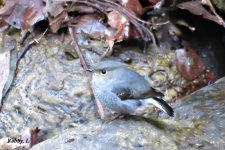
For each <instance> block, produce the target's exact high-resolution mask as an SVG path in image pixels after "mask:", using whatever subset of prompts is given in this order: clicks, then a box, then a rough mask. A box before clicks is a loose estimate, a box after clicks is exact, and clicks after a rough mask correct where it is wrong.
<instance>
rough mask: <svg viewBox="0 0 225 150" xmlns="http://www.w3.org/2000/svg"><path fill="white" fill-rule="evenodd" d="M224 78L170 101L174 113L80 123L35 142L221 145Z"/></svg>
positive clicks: (119, 146)
mask: <svg viewBox="0 0 225 150" xmlns="http://www.w3.org/2000/svg"><path fill="white" fill-rule="evenodd" d="M224 97H225V78H223V79H221V80H220V81H219V82H217V83H215V84H212V85H210V86H207V87H205V88H203V89H201V90H199V91H197V92H195V93H193V94H192V95H190V96H187V97H185V98H183V99H181V100H178V101H177V102H176V103H174V104H173V105H172V107H173V108H174V110H175V117H174V118H168V117H167V116H166V115H164V114H162V115H160V117H159V118H157V119H156V120H154V119H152V120H147V119H135V118H130V119H117V120H114V121H110V122H107V123H101V122H99V121H93V122H92V123H90V124H89V125H80V126H77V127H75V128H73V129H69V130H66V131H64V132H62V133H61V134H59V135H57V136H55V137H53V138H52V139H49V140H46V141H44V142H42V143H39V144H38V145H35V146H34V147H33V148H32V150H39V149H41V150H45V149H46V150H47V149H49V147H51V148H52V149H109V150H111V149H143V150H145V149H146V150H147V149H157V150H158V149H162V150H167V149H168V150H171V149H173V150H176V149H184V150H185V149H186V150H190V149H193V150H195V149H206V150H208V149H224V148H225V146H224V145H225V141H224V135H225V128H224V124H225V115H224V114H225V110H224V107H225V101H224Z"/></svg>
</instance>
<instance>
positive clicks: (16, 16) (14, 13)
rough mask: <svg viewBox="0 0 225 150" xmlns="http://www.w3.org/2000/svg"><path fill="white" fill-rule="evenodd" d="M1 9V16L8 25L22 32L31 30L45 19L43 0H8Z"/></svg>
mask: <svg viewBox="0 0 225 150" xmlns="http://www.w3.org/2000/svg"><path fill="white" fill-rule="evenodd" d="M5 4H6V5H5V6H4V7H3V8H1V9H0V16H1V17H2V19H3V20H4V21H5V22H7V23H8V24H10V25H12V26H14V27H15V28H17V29H21V30H25V31H26V30H30V29H31V28H32V26H33V25H34V24H35V23H37V22H39V21H41V20H44V19H45V16H44V13H43V11H42V9H43V3H42V1H41V0H17V1H14V0H7V1H6V2H5Z"/></svg>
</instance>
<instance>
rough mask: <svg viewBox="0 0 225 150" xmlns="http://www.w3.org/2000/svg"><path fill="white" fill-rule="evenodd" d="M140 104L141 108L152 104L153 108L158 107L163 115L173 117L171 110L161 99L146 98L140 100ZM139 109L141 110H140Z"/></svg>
mask: <svg viewBox="0 0 225 150" xmlns="http://www.w3.org/2000/svg"><path fill="white" fill-rule="evenodd" d="M140 101H141V103H142V107H146V105H149V104H153V105H154V106H156V107H158V108H159V109H161V110H162V111H164V112H165V113H167V114H168V115H169V116H171V117H173V116H174V111H173V108H171V107H170V105H168V104H167V103H166V102H165V101H164V100H163V99H160V98H157V97H154V98H146V99H142V100H140ZM140 109H141V108H140Z"/></svg>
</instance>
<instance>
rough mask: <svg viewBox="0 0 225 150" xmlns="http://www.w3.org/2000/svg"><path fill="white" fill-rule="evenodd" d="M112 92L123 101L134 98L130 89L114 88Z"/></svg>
mask: <svg viewBox="0 0 225 150" xmlns="http://www.w3.org/2000/svg"><path fill="white" fill-rule="evenodd" d="M111 92H112V93H114V94H116V95H117V96H118V97H119V98H120V99H121V100H125V99H128V98H132V92H131V90H130V88H128V87H122V86H120V87H116V88H112V89H111Z"/></svg>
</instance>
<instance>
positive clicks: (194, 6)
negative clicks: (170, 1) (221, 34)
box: [176, 1, 224, 26]
mask: <svg viewBox="0 0 225 150" xmlns="http://www.w3.org/2000/svg"><path fill="white" fill-rule="evenodd" d="M176 6H177V7H178V8H180V9H184V10H187V11H189V12H190V13H192V14H194V15H198V16H202V17H203V18H204V19H207V20H211V21H213V22H216V23H218V24H220V25H223V26H224V23H223V21H222V22H221V19H220V18H218V17H217V16H215V15H212V14H211V13H210V12H208V11H207V10H206V9H205V8H204V7H203V6H202V4H201V2H200V1H188V2H183V3H179V4H177V5H176Z"/></svg>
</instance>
